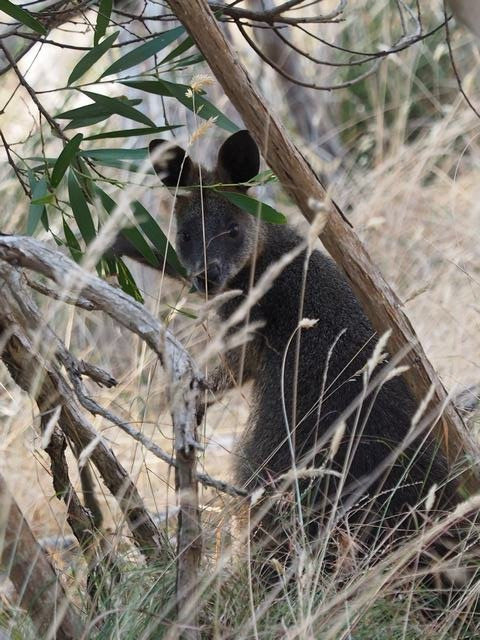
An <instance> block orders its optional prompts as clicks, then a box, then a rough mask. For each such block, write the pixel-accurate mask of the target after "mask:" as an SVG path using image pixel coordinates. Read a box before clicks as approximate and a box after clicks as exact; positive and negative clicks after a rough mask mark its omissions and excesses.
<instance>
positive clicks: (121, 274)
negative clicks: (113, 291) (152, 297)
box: [117, 258, 143, 302]
mask: <svg viewBox="0 0 480 640" xmlns="http://www.w3.org/2000/svg"><path fill="white" fill-rule="evenodd" d="M117 278H118V282H119V284H120V286H121V287H122V289H123V290H124V291H125V293H128V294H129V295H130V296H132V298H134V299H135V300H136V301H137V302H143V297H142V294H141V293H140V291H139V290H138V287H137V285H136V284H135V280H134V279H133V276H132V274H131V273H130V271H129V270H128V267H127V266H126V264H125V263H124V262H123V260H121V259H120V258H117Z"/></svg>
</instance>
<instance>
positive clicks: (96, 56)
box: [67, 0, 120, 85]
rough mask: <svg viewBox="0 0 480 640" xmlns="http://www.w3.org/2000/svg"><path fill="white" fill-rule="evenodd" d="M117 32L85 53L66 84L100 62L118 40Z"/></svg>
mask: <svg viewBox="0 0 480 640" xmlns="http://www.w3.org/2000/svg"><path fill="white" fill-rule="evenodd" d="M110 2H111V0H110ZM119 33H120V32H119V31H115V33H112V34H111V35H110V36H108V38H105V40H102V42H101V43H100V44H97V45H96V46H95V47H93V49H90V51H89V52H88V53H86V54H85V55H84V56H83V58H81V59H80V60H79V61H78V62H77V64H76V65H75V67H74V68H73V71H72V73H71V74H70V76H69V78H68V81H67V84H68V85H70V84H72V83H73V82H75V80H78V79H79V78H81V77H82V76H83V74H84V73H86V72H87V71H88V70H89V69H91V68H92V67H93V65H94V64H95V63H96V62H97V61H98V60H100V58H101V57H102V56H103V55H105V54H106V53H107V51H109V50H110V49H111V47H112V44H113V43H114V42H115V40H116V39H117V38H118V34H119Z"/></svg>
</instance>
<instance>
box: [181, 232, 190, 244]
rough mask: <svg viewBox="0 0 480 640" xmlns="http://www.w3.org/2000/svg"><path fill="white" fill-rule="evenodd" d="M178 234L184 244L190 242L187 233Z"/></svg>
mask: <svg viewBox="0 0 480 640" xmlns="http://www.w3.org/2000/svg"><path fill="white" fill-rule="evenodd" d="M180 233H181V236H182V240H183V241H184V242H190V234H189V233H188V231H181V232H180Z"/></svg>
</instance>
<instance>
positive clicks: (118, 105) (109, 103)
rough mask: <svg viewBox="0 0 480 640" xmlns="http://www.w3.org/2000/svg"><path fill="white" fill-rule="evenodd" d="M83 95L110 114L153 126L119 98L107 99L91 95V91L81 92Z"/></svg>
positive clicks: (97, 94) (98, 95)
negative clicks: (107, 110)
mask: <svg viewBox="0 0 480 640" xmlns="http://www.w3.org/2000/svg"><path fill="white" fill-rule="evenodd" d="M83 93H84V94H85V95H86V96H88V97H89V98H90V99H91V100H93V101H94V102H95V103H96V104H98V105H101V106H102V107H105V108H106V109H110V111H111V113H116V114H118V115H119V116H123V117H124V118H129V119H130V120H134V121H135V122H140V123H141V124H145V125H146V126H147V127H154V126H155V123H154V122H152V120H150V118H147V116H146V115H144V114H143V113H141V112H140V111H138V110H137V109H134V108H133V107H131V106H130V105H129V104H127V103H126V102H124V101H123V100H120V99H119V98H108V97H107V96H102V95H100V94H99V93H93V92H91V91H83Z"/></svg>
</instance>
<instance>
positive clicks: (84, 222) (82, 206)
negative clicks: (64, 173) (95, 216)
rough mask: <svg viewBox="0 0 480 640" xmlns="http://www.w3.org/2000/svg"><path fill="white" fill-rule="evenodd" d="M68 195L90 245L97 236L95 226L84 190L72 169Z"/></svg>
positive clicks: (84, 237)
mask: <svg viewBox="0 0 480 640" xmlns="http://www.w3.org/2000/svg"><path fill="white" fill-rule="evenodd" d="M68 197H69V199H70V206H71V207H72V212H73V215H74V217H75V221H76V223H77V225H78V228H79V230H80V233H81V234H82V238H83V239H84V240H85V243H86V244H87V245H88V244H89V243H90V242H92V240H93V239H94V238H95V236H96V233H95V226H94V224H93V220H92V215H91V213H90V209H89V208H88V204H87V201H86V199H85V196H84V195H83V191H82V190H81V189H80V185H79V184H78V182H77V179H76V178H75V174H74V172H73V171H72V170H71V169H70V171H69V172H68Z"/></svg>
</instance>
